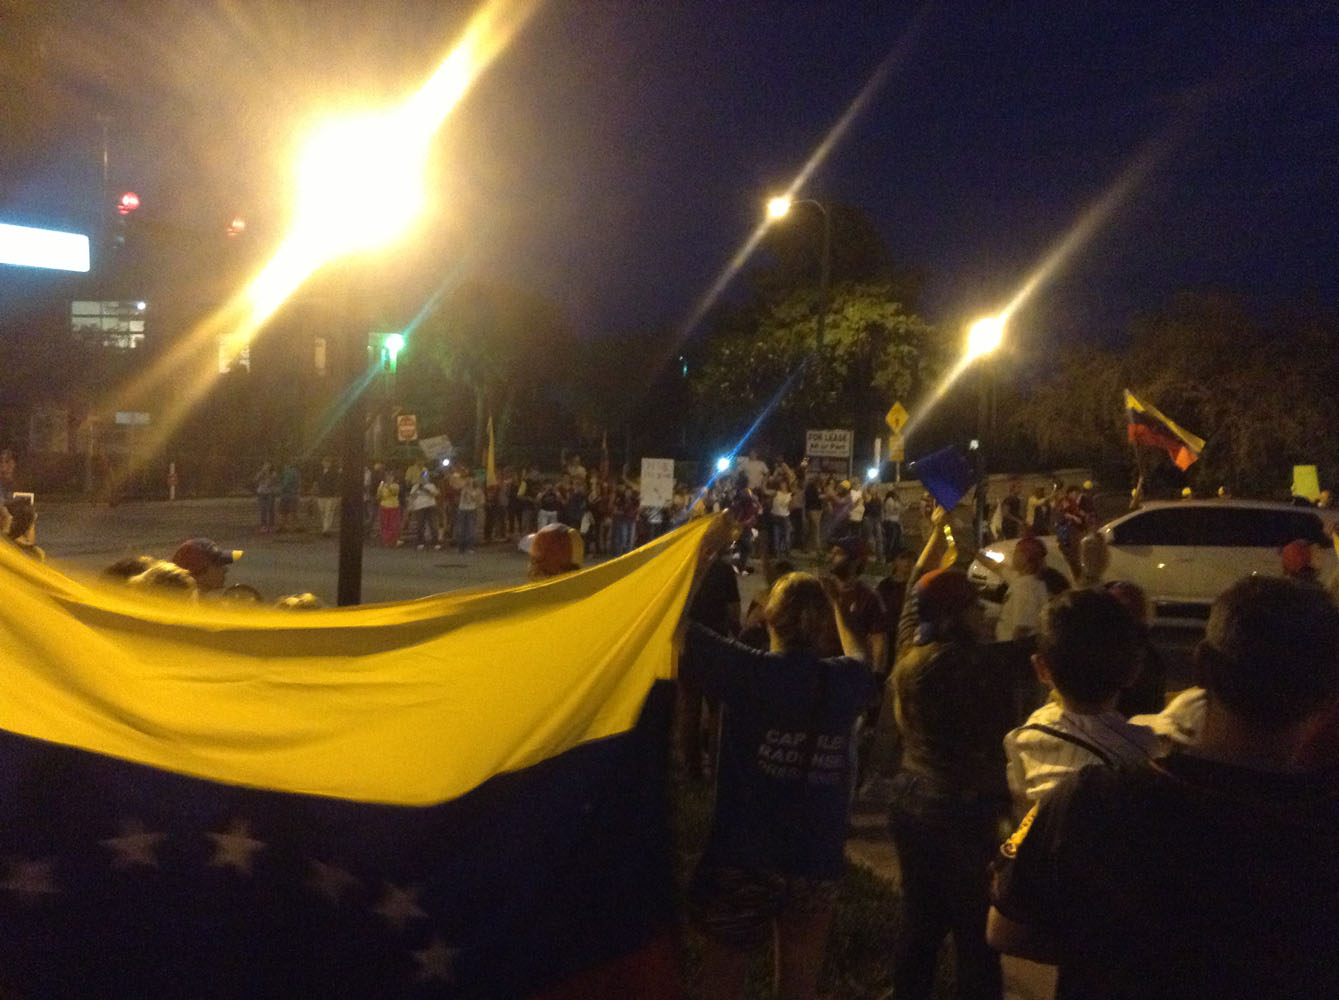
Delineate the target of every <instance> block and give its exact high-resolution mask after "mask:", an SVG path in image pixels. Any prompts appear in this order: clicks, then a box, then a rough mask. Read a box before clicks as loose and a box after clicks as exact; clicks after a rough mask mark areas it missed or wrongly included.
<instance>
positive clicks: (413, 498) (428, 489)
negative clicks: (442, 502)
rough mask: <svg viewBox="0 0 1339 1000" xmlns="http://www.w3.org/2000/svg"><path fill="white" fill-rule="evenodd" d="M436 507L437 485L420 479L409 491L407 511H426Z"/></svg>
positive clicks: (428, 480)
mask: <svg viewBox="0 0 1339 1000" xmlns="http://www.w3.org/2000/svg"><path fill="white" fill-rule="evenodd" d="M436 505H437V484H436V483H434V482H432V480H430V479H421V480H419V481H418V482H417V483H415V484H414V487H413V489H411V490H410V491H409V509H410V510H427V509H428V508H429V507H435V506H436Z"/></svg>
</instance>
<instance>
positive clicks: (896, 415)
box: [883, 403, 910, 434]
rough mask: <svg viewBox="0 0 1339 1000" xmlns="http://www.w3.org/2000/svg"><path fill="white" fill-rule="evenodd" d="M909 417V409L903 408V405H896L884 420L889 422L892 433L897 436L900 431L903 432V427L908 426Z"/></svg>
mask: <svg viewBox="0 0 1339 1000" xmlns="http://www.w3.org/2000/svg"><path fill="white" fill-rule="evenodd" d="M909 416H910V414H909V413H907V408H906V407H905V406H903V405H902V404H901V403H894V404H893V408H892V409H891V410H889V411H888V413H887V415H886V416H885V417H884V418H883V419H884V420H886V421H887V422H888V426H889V428H891V429H892V432H893V433H894V434H896V433H898V432H899V431H901V430H902V428H903V427H905V426H906V424H907V417H909Z"/></svg>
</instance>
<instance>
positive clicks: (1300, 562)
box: [1283, 538, 1312, 576]
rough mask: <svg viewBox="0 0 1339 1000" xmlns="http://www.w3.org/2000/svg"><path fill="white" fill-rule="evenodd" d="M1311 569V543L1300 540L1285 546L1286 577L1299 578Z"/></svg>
mask: <svg viewBox="0 0 1339 1000" xmlns="http://www.w3.org/2000/svg"><path fill="white" fill-rule="evenodd" d="M1311 568H1312V566H1311V543H1310V542H1308V541H1306V540H1305V539H1301V538H1298V539H1295V540H1294V541H1291V542H1289V543H1288V544H1287V545H1285V546H1283V573H1284V575H1285V576H1297V575H1298V574H1301V573H1305V572H1306V571H1307V570H1310V569H1311Z"/></svg>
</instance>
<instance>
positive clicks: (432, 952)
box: [414, 938, 460, 983]
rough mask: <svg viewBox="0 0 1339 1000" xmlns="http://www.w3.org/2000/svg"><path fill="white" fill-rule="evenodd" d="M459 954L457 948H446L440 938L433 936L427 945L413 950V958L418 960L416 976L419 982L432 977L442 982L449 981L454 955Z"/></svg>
mask: <svg viewBox="0 0 1339 1000" xmlns="http://www.w3.org/2000/svg"><path fill="white" fill-rule="evenodd" d="M459 954H460V951H459V950H458V949H456V948H448V947H447V946H446V942H445V941H443V940H442V939H441V938H433V939H432V944H430V945H428V947H426V948H425V949H423V950H422V951H416V952H414V958H415V959H417V960H418V975H417V977H416V978H417V979H418V981H419V982H420V983H427V982H431V981H432V980H434V979H440V980H441V981H442V982H444V983H449V982H451V980H452V978H453V972H454V966H455V964H456V956H457V955H459Z"/></svg>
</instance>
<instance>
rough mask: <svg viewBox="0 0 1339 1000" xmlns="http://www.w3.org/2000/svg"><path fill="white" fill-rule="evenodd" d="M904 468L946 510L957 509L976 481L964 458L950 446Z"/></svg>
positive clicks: (974, 474)
mask: <svg viewBox="0 0 1339 1000" xmlns="http://www.w3.org/2000/svg"><path fill="white" fill-rule="evenodd" d="M907 469H908V471H909V472H910V473H911V475H913V476H915V477H916V478H917V479H919V480H920V481H921V484H922V485H923V486H924V487H925V488H926V489H927V490H929V492H930V496H932V497H934V498H935V503H937V504H939V506H941V507H943V508H944V509H945V510H952V509H953V508H954V507H956V506H957V505H958V501H959V500H961V499H962V498H963V497H964V496H966V495H967V491H968V490H970V489H971V488H972V484H973V483H975V482H976V473H974V472H973V471H972V467H971V466H970V465H968V464H967V459H965V458H963V457H962V455H961V454H960V453H959V452H958V450H957V449H956V448H954V447H952V446H950V447H948V448H941V449H940V450H939V451H936V452H931V453H930V454H929V455H926V456H925V457H924V458H918V459H917V460H916V461H914V462H912V463H911V465H909V466H908V467H907Z"/></svg>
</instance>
